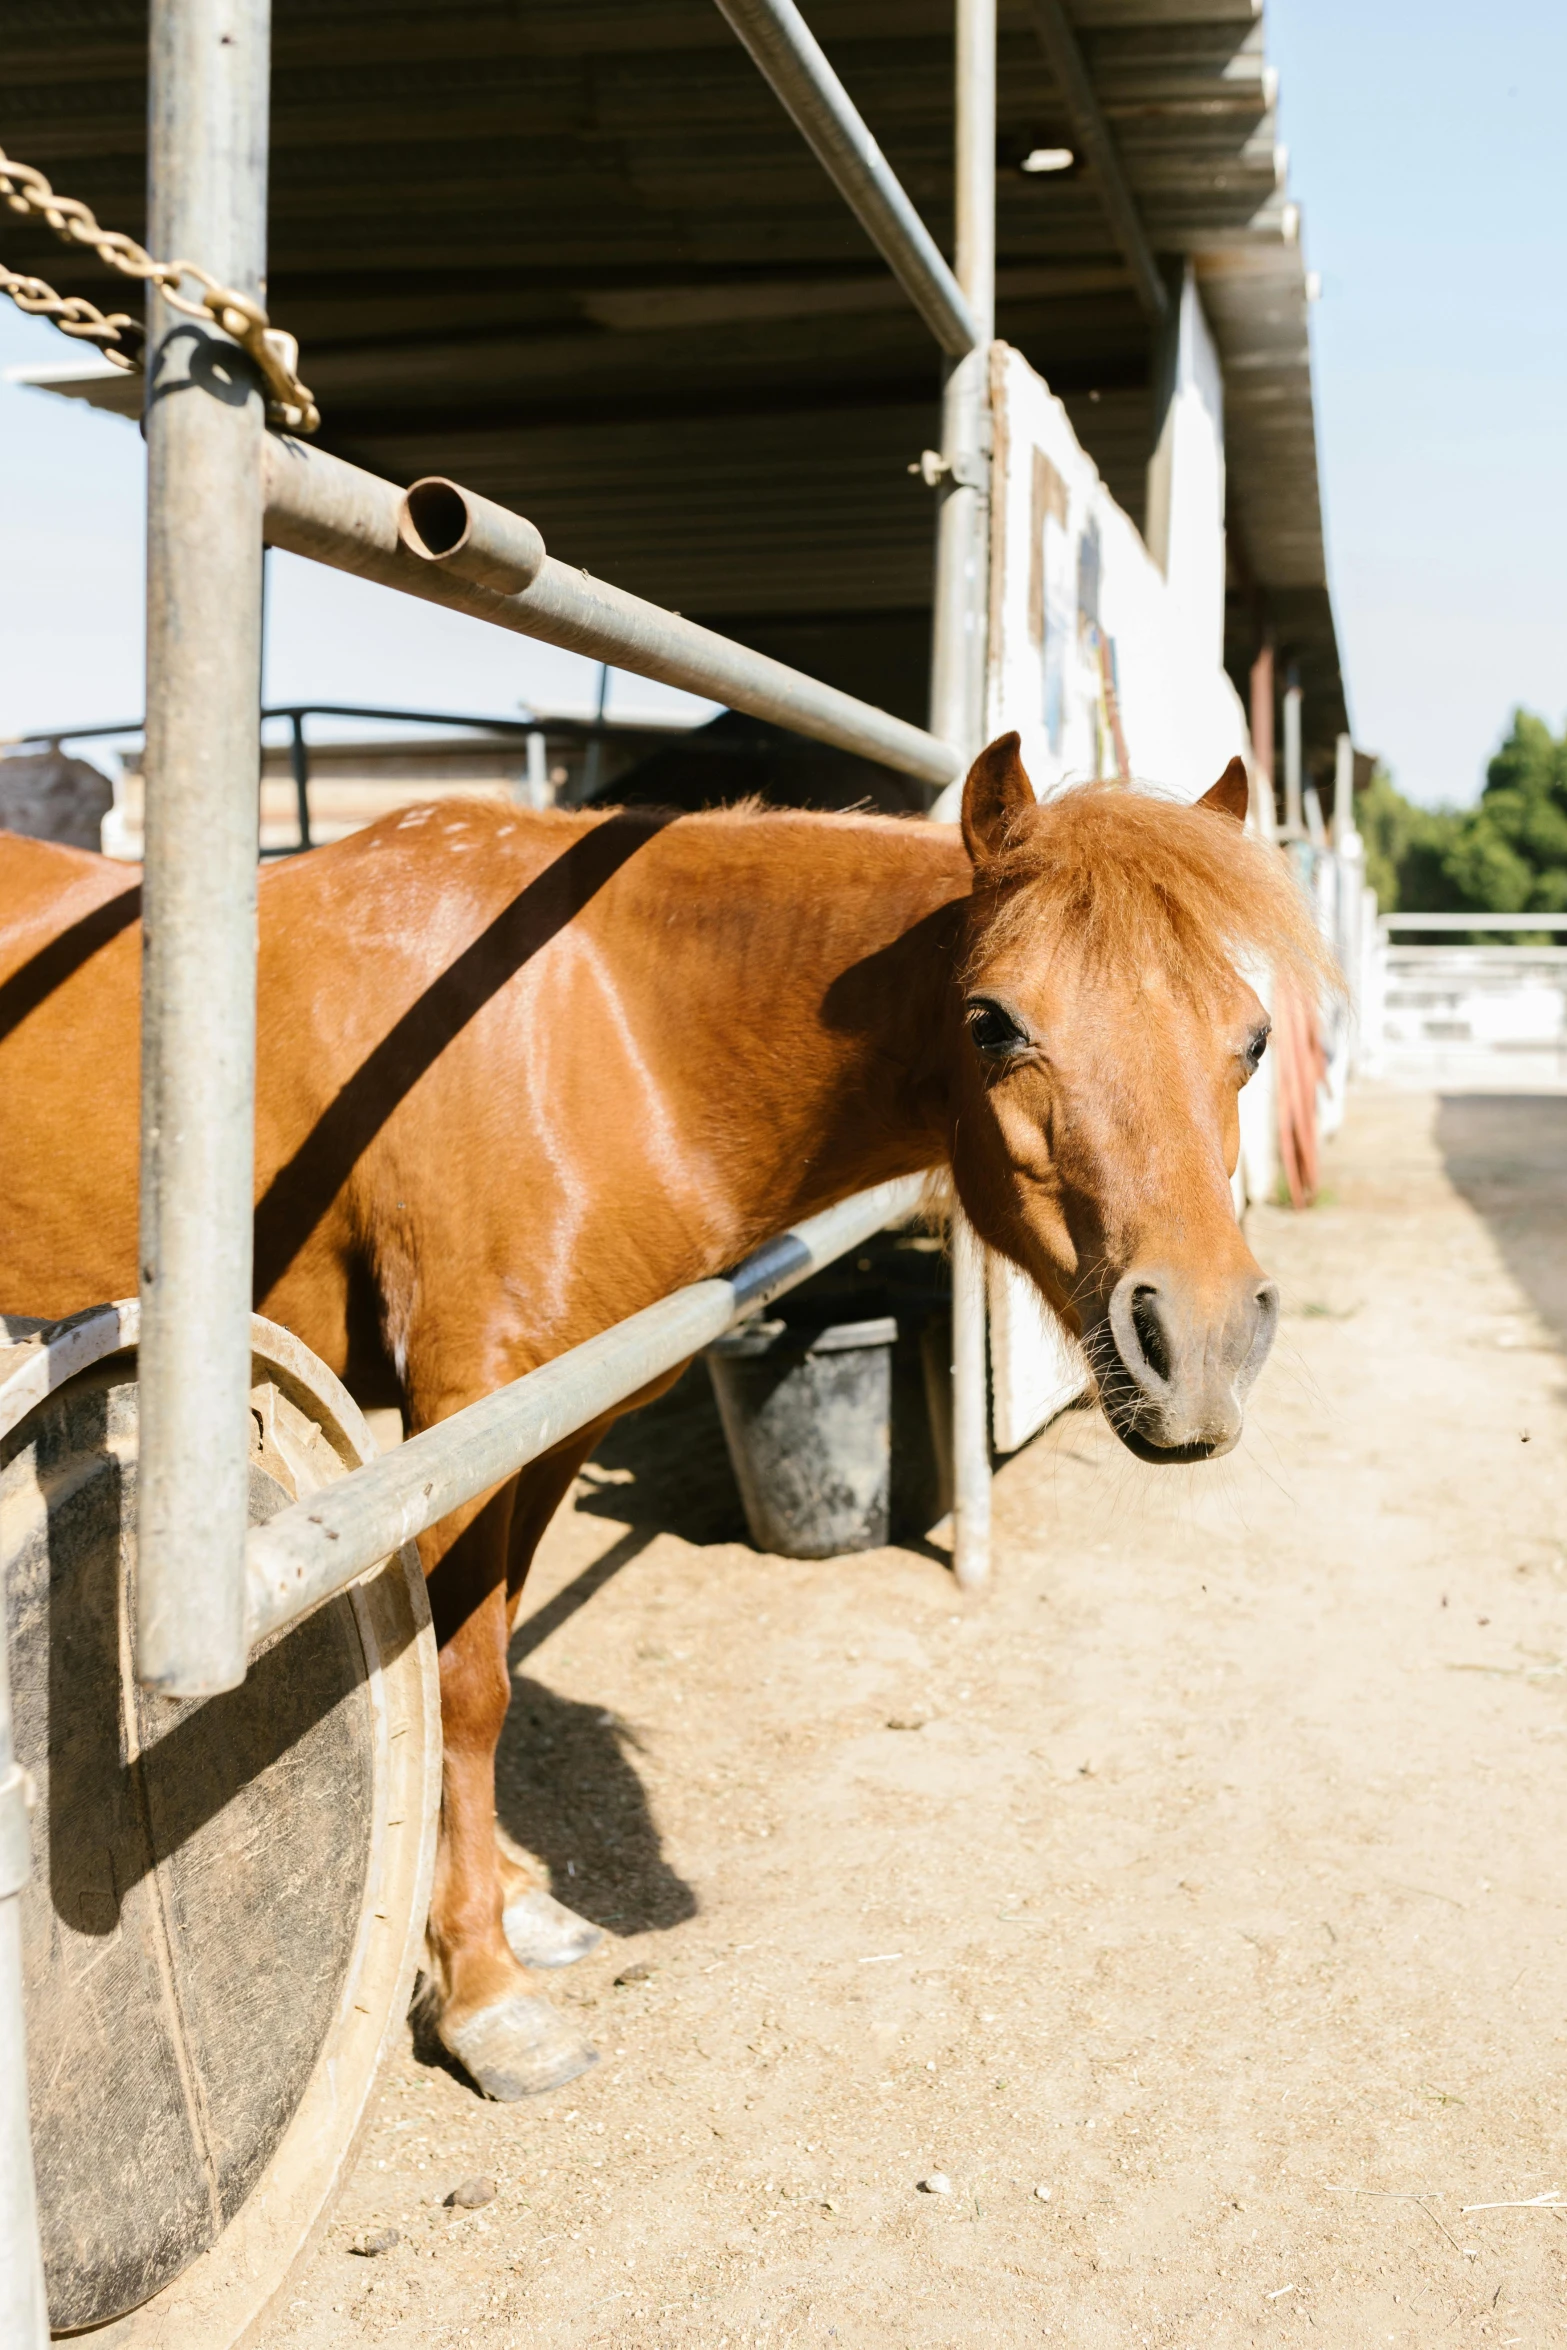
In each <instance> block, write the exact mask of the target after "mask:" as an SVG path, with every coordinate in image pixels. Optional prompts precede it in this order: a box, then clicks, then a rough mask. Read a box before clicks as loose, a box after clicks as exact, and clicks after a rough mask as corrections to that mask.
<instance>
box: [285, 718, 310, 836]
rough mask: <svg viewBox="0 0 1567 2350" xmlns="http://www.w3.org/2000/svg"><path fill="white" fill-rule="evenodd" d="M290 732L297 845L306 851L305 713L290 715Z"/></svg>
mask: <svg viewBox="0 0 1567 2350" xmlns="http://www.w3.org/2000/svg"><path fill="white" fill-rule="evenodd" d="M291 723H292V732H291V733H290V736H289V743H288V763H289V766H290V768H291V769H292V771H293V776H294V802H295V806H296V808H297V810H298V813H299V845H300V847H301V848H302V849H308V848H310V847H311V846H312V845H313V844H312V842H311V838H310V745H309V744H308V743H307V742H306V740H305V713H304V712H303V710H295V711H294V712H293V714H292V721H291Z"/></svg>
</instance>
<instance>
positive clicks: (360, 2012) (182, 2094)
mask: <svg viewBox="0 0 1567 2350" xmlns="http://www.w3.org/2000/svg"><path fill="white" fill-rule="evenodd" d="M136 1330H137V1315H136V1308H135V1305H134V1304H130V1305H120V1306H106V1307H101V1308H98V1309H96V1310H95V1311H94V1312H92V1313H89V1314H84V1315H80V1316H77V1317H75V1318H74V1319H73V1320H72V1321H70V1322H66V1323H56V1324H53V1325H49V1326H40V1327H38V1328H37V1329H36V1330H34V1331H31V1332H29V1331H27V1330H26V1328H25V1326H20V1325H18V1324H17V1323H16V1322H14V1321H13V1322H12V1323H10V1324H9V1325H8V1326H7V1325H0V1562H3V1567H4V1582H3V1583H0V1591H3V1592H4V1593H5V1594H6V1596H7V1617H8V1624H9V1633H10V1669H11V1684H12V1690H13V1696H14V1704H15V1713H16V1742H17V1749H18V1755H19V1759H20V1760H21V1762H22V1763H23V1764H24V1765H25V1766H26V1768H27V1769H28V1770H29V1771H30V1772H31V1773H32V1776H33V1779H34V1782H35V1784H36V1788H37V1796H38V1801H37V1807H36V1809H35V1810H34V1812H33V1815H32V1877H31V1881H30V1883H29V1885H28V1888H27V1891H26V1893H25V1895H24V1897H23V1946H24V1964H25V1980H26V2012H27V2036H28V2051H27V2053H28V2074H29V2083H30V2090H31V2102H32V2121H33V2143H34V2152H35V2160H36V2163H37V2168H38V2190H39V2205H40V2215H41V2227H42V2235H43V2248H44V2264H45V2271H46V2275H47V2279H48V2288H49V2313H50V2322H51V2325H52V2327H53V2329H54V2331H55V2332H56V2333H60V2332H65V2331H77V2330H81V2329H96V2335H95V2339H96V2341H98V2342H101V2343H103V2344H105V2345H109V2344H113V2345H114V2350H143V2346H145V2350H152V2345H154V2344H156V2346H157V2350H198V2346H199V2350H227V2346H229V2345H232V2344H235V2343H237V2342H239V2341H241V2340H243V2339H244V2338H245V2336H246V2335H247V2334H249V2333H250V2331H251V2330H252V2328H253V2327H255V2326H256V2324H257V2323H258V2321H259V2320H260V2319H261V2317H262V2316H263V2315H264V2313H265V2311H266V2309H267V2307H268V2306H269V2304H270V2303H271V2302H272V2300H273V2299H274V2298H275V2296H276V2295H277V2294H278V2293H280V2292H281V2291H282V2290H283V2289H284V2287H285V2286H286V2285H287V2282H288V2279H289V2276H290V2274H291V2273H292V2271H293V2270H294V2268H295V2266H296V2265H297V2263H298V2262H299V2261H300V2260H301V2259H302V2258H303V2256H304V2254H305V2253H306V2252H307V2250H308V2249H309V2247H310V2244H311V2242H312V2241H313V2239H314V2237H315V2235H316V2233H317V2232H318V2230H319V2229H320V2227H321V2225H322V2224H323V2222H324V2220H325V2218H326V2216H327V2213H328V2211H329V2210H330V2207H331V2204H332V2201H333V2198H334V2195H335V2193H336V2190H337V2188H338V2186H339V2184H340V2183H341V2181H342V2179H343V2177H344V2175H345V2173H346V2170H347V2167H348V2164H349V2161H350V2158H351V2156H352V2152H353V2148H354V2144H355V2141H356V2138H357V2136H358V2133H359V2130H360V2126H361V2124H362V2122H363V2120H364V2117H365V2114H366V2111H367V2108H368V2105H369V2101H370V2097H371V2093H372V2090H373V2088H374V2085H375V2080H376V2075H377V2072H378V2070H379V2067H380V2063H381V2059H382V2056H383V2053H384V2052H385V2050H386V2047H387V2045H388V2042H389V2039H390V2038H391V2037H392V2035H393V2034H394V2033H395V2031H396V2029H397V2027H398V2026H399V2025H400V2024H401V2022H402V2019H403V2017H404V2014H405V2013H406V2010H407V2005H408V1999H409V1993H410V1989H411V1985H412V1978H413V1972H414V1967H415V1964H416V1962H417V1959H418V1955H419V1950H420V1946H421V1939H422V1935H423V1930H424V1921H425V1911H426V1908H427V1905H428V1901H429V1891H430V1872H431V1868H432V1865H433V1857H434V1838H435V1819H436V1807H437V1803H438V1799H439V1782H440V1710H439V1696H438V1687H437V1677H436V1660H435V1647H434V1641H433V1638H432V1635H431V1631H430V1617H429V1609H428V1606H427V1604H426V1600H425V1592H424V1583H423V1580H422V1577H421V1576H420V1573H419V1568H418V1560H417V1557H416V1555H415V1553H414V1552H413V1550H412V1548H411V1547H410V1548H409V1549H408V1550H406V1551H404V1552H403V1553H401V1554H400V1555H399V1556H398V1557H397V1558H396V1559H393V1560H391V1561H389V1562H388V1564H387V1565H386V1566H385V1567H384V1568H383V1569H382V1570H381V1571H380V1572H379V1573H378V1574H376V1575H375V1576H374V1577H372V1578H370V1579H369V1580H367V1581H366V1582H365V1583H363V1584H361V1585H359V1586H358V1587H356V1588H355V1589H354V1590H353V1591H351V1592H349V1593H347V1594H345V1595H344V1596H343V1597H342V1598H340V1599H338V1600H335V1601H333V1602H332V1603H330V1604H329V1605H328V1606H326V1607H324V1608H322V1609H320V1610H319V1611H318V1612H317V1613H316V1614H315V1615H313V1616H312V1617H310V1618H309V1619H308V1620H307V1621H306V1622H305V1623H303V1624H301V1625H299V1626H297V1627H296V1628H295V1629H294V1630H293V1631H292V1632H287V1633H284V1634H283V1635H282V1636H281V1637H280V1638H279V1639H278V1640H276V1641H275V1642H274V1643H273V1644H272V1645H271V1646H270V1647H268V1648H266V1649H264V1650H262V1651H261V1652H259V1653H258V1655H257V1656H256V1657H255V1658H254V1659H253V1661H252V1665H251V1671H250V1675H249V1678H248V1679H247V1680H246V1682H245V1684H244V1686H243V1687H242V1688H240V1689H236V1690H232V1691H230V1692H228V1693H227V1694H226V1695H224V1696H221V1697H214V1698H208V1699H205V1700H201V1701H197V1702H191V1703H182V1702H178V1701H175V1700H170V1699H165V1698H159V1697H157V1696H154V1695H151V1694H149V1693H148V1692H147V1691H145V1690H142V1689H139V1688H138V1687H137V1685H136V1683H135V1681H134V1679H133V1677H132V1674H131V1669H130V1643H129V1625H130V1623H131V1621H132V1616H131V1604H132V1586H133V1584H134V1578H135V1515H136V1513H135V1491H136V1460H137V1409H136V1368H135V1352H134V1350H135V1342H136ZM7 1340H9V1341H10V1343H9V1344H6V1343H5V1342H6V1341H7ZM251 1356H252V1379H253V1386H252V1391H251V1407H252V1422H253V1435H252V1444H251V1472H250V1475H251V1516H252V1520H253V1522H254V1521H257V1520H260V1519H263V1518H266V1517H268V1516H270V1515H271V1514H272V1512H273V1511H274V1510H276V1509H279V1508H281V1507H282V1506H283V1504H284V1503H285V1502H286V1501H288V1500H292V1499H294V1498H296V1497H297V1496H298V1495H300V1494H304V1493H308V1492H311V1491H314V1490H316V1489H318V1488H319V1487H320V1486H322V1485H325V1484H327V1483H330V1482H331V1481H333V1480H334V1479H336V1478H338V1477H341V1476H342V1475H343V1474H344V1473H345V1472H346V1470H348V1469H349V1468H351V1467H353V1466H355V1465H357V1464H358V1463H359V1462H361V1461H363V1460H366V1459H368V1458H370V1457H371V1455H372V1453H373V1451H374V1446H373V1444H372V1442H371V1439H370V1437H369V1434H368V1432H367V1430H366V1428H365V1424H364V1421H363V1419H362V1417H361V1416H360V1413H359V1411H358V1410H357V1408H356V1407H355V1405H354V1403H353V1402H352V1400H351V1399H350V1397H349V1396H348V1394H347V1392H346V1391H345V1390H344V1388H343V1387H342V1386H341V1385H340V1384H339V1383H338V1381H337V1380H336V1379H335V1378H334V1377H333V1376H332V1374H331V1372H329V1371H328V1370H327V1369H326V1368H325V1366H324V1365H323V1364H322V1363H320V1362H318V1361H317V1360H316V1358H315V1357H314V1356H313V1355H312V1354H311V1353H310V1352H309V1350H308V1349H307V1348H305V1347H303V1346H301V1345H300V1344H299V1342H298V1341H297V1340H296V1339H294V1338H292V1337H290V1336H289V1334H288V1332H287V1331H285V1330H280V1329H278V1328H277V1327H276V1325H275V1324H273V1323H270V1322H265V1321H262V1320H261V1319H260V1317H259V1316H257V1317H254V1318H253V1320H252V1323H251Z"/></svg>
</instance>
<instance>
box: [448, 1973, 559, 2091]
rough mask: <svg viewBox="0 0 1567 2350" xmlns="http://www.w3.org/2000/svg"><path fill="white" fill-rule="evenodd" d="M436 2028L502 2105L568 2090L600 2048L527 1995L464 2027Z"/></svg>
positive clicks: (471, 2018) (505, 2001) (488, 2010)
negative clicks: (553, 2091)
mask: <svg viewBox="0 0 1567 2350" xmlns="http://www.w3.org/2000/svg"><path fill="white" fill-rule="evenodd" d="M437 2028H438V2030H439V2032H440V2036H441V2043H442V2046H443V2047H445V2048H446V2049H448V2050H449V2051H450V2053H451V2054H452V2055H453V2056H455V2057H456V2059H457V2061H458V2063H459V2064H460V2065H462V2066H463V2067H464V2068H465V2070H466V2071H467V2072H468V2073H469V2074H470V2075H471V2076H472V2079H473V2080H474V2082H475V2084H476V2085H477V2086H478V2087H479V2088H480V2089H482V2090H483V2092H484V2094H485V2096H486V2097H493V2098H495V2099H496V2100H497V2101H498V2102H499V2103H500V2104H502V2105H514V2104H515V2103H516V2101H517V2099H518V2098H519V2097H538V2096H541V2095H542V2094H543V2092H544V2091H545V2090H546V2089H561V2088H564V2087H565V2085H566V2083H567V2082H568V2081H574V2080H575V2079H576V2078H577V2075H578V2074H579V2073H585V2072H586V2071H587V2069H588V2067H589V2065H593V2064H597V2063H598V2060H599V2059H598V2050H597V2049H596V2048H595V2047H594V2046H593V2045H592V2044H591V2042H590V2041H587V2040H584V2039H583V2037H582V2035H581V2033H580V2032H575V2031H573V2030H572V2027H571V2026H570V2024H568V2023H567V2021H566V2019H565V2017H564V2016H562V2015H558V2014H557V2013H556V2011H555V2009H554V2008H553V2007H551V2005H550V2003H549V2001H548V2000H547V1999H534V1998H531V1997H530V1996H529V1995H528V1994H527V1993H526V1992H517V1993H515V1994H514V1995H513V1996H512V1997H511V1998H510V1999H498V2000H497V2001H496V2002H495V2005H494V2006H493V2007H481V2008H480V2010H479V2012H478V2014H477V2015H471V2016H469V2017H468V2018H467V2019H466V2020H465V2021H464V2022H463V2023H460V2024H457V2025H454V2026H452V2027H450V2028H448V2026H447V2025H446V2024H445V2023H442V2024H440V2025H439V2026H438V2027H437Z"/></svg>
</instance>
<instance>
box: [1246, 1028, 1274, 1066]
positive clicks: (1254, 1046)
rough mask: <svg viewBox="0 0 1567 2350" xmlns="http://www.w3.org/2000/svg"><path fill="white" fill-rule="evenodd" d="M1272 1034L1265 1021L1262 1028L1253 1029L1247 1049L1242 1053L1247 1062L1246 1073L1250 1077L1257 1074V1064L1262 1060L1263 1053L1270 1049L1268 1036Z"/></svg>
mask: <svg viewBox="0 0 1567 2350" xmlns="http://www.w3.org/2000/svg"><path fill="white" fill-rule="evenodd" d="M1270 1034H1271V1030H1270V1029H1269V1028H1268V1026H1267V1025H1266V1023H1265V1024H1264V1025H1263V1026H1262V1027H1261V1028H1255V1029H1253V1031H1252V1033H1251V1035H1250V1037H1249V1038H1248V1039H1247V1044H1246V1050H1245V1051H1244V1052H1243V1053H1242V1055H1241V1059H1242V1060H1243V1061H1244V1062H1245V1064H1246V1074H1247V1076H1248V1077H1250V1076H1254V1075H1255V1073H1256V1070H1257V1065H1258V1063H1259V1062H1260V1061H1261V1059H1262V1056H1263V1054H1264V1053H1265V1052H1266V1051H1267V1049H1268V1038H1269V1035H1270Z"/></svg>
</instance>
